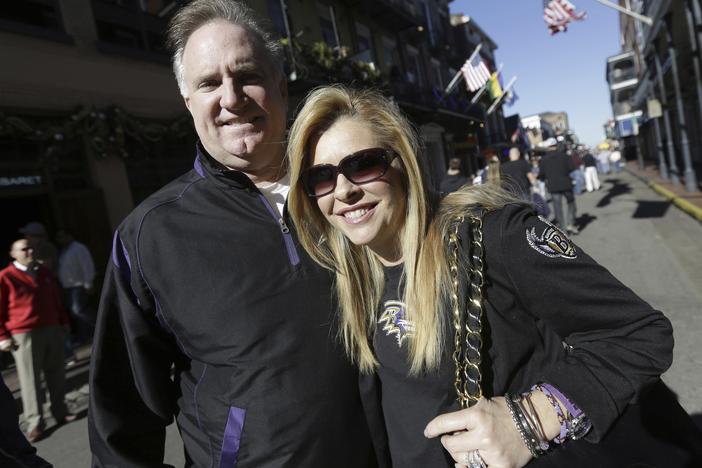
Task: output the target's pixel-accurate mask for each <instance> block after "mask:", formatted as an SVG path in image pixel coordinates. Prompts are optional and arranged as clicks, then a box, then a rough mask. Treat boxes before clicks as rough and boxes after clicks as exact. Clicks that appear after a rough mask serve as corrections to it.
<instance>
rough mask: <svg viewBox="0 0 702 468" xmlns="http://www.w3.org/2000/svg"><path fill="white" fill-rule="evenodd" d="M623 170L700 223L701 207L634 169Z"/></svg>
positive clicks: (701, 220) (701, 219)
mask: <svg viewBox="0 0 702 468" xmlns="http://www.w3.org/2000/svg"><path fill="white" fill-rule="evenodd" d="M624 170H626V171H627V172H628V173H629V174H631V175H633V176H634V177H636V178H637V179H639V180H641V181H642V182H644V183H645V184H646V185H648V186H649V187H650V188H651V189H652V190H653V191H655V192H656V193H658V194H659V195H661V196H662V197H663V198H665V199H666V200H668V201H670V202H672V203H673V204H674V205H675V206H677V207H678V208H679V209H680V210H682V211H684V212H685V213H687V214H688V215H690V216H692V217H693V218H695V219H696V220H697V221H699V222H701V223H702V208H700V207H698V206H695V205H693V204H692V203H690V202H689V201H687V200H685V199H684V198H682V197H680V196H679V195H676V194H674V193H673V192H671V191H670V190H668V189H667V188H665V187H663V186H662V185H660V184H658V183H656V182H653V181H651V180H649V179H648V177H646V176H642V175H640V174H637V173H635V172H634V171H632V170H630V169H629V168H628V167H627V168H624Z"/></svg>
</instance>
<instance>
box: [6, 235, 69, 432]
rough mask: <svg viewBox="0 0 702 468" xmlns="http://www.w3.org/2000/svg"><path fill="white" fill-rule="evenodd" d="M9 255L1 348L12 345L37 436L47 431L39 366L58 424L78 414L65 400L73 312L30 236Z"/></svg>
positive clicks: (30, 426) (29, 418)
mask: <svg viewBox="0 0 702 468" xmlns="http://www.w3.org/2000/svg"><path fill="white" fill-rule="evenodd" d="M10 257H11V258H12V259H13V262H12V263H11V264H10V265H9V266H8V267H7V268H5V269H4V270H0V351H12V356H13V357H14V358H15V363H16V364H17V377H18V378H19V383H20V388H21V394H22V407H23V410H24V420H25V421H26V423H27V439H29V441H30V442H36V441H37V440H39V439H41V438H42V437H43V435H44V417H43V414H42V402H43V400H44V398H43V396H44V390H43V389H42V386H41V375H40V372H43V373H44V380H46V386H47V387H48V390H49V396H50V399H51V413H52V414H53V416H54V418H55V419H56V421H57V422H58V424H64V423H67V422H71V421H73V420H74V419H75V416H73V415H71V414H69V413H68V411H67V409H66V403H65V402H64V400H63V397H64V383H65V378H66V377H65V371H64V367H63V337H64V327H67V326H68V315H67V314H66V311H65V310H64V309H63V306H62V305H61V298H60V292H59V288H58V285H57V284H56V280H55V279H54V277H53V274H52V273H51V272H49V271H48V270H47V269H46V268H44V267H42V266H41V265H39V266H36V267H34V264H33V250H32V247H31V245H30V244H29V242H28V241H27V239H18V240H16V241H15V242H13V243H12V247H11V249H10Z"/></svg>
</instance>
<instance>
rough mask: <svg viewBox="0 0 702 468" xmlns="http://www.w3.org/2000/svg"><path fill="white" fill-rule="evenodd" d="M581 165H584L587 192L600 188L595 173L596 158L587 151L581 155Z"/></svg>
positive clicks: (598, 179)
mask: <svg viewBox="0 0 702 468" xmlns="http://www.w3.org/2000/svg"><path fill="white" fill-rule="evenodd" d="M583 165H584V166H585V188H586V190H587V191H588V192H592V191H593V190H599V189H600V178H599V177H598V175H597V160H596V159H595V157H594V156H593V155H592V153H591V152H589V151H588V152H587V153H586V154H585V156H583Z"/></svg>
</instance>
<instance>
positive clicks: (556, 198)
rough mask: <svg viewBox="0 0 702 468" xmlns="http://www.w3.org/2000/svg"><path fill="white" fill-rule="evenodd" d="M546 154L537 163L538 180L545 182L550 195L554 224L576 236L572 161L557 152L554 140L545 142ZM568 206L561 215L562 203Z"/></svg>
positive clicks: (556, 144) (550, 139)
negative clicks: (554, 218)
mask: <svg viewBox="0 0 702 468" xmlns="http://www.w3.org/2000/svg"><path fill="white" fill-rule="evenodd" d="M546 145H547V147H548V152H547V153H546V154H545V155H544V157H543V158H541V162H540V163H539V178H540V179H543V180H545V181H546V188H547V189H548V191H549V193H550V194H551V200H552V201H553V211H554V212H555V215H556V222H557V223H558V226H559V227H560V228H561V229H565V230H566V231H568V233H569V234H577V233H578V228H577V227H576V226H575V195H573V181H572V180H571V178H570V173H571V172H573V169H575V167H574V166H573V160H572V159H571V158H570V157H569V156H568V155H566V154H565V153H563V152H561V151H559V150H558V143H557V141H556V139H555V138H549V139H548V140H546ZM564 200H565V201H566V203H567V204H568V211H567V213H566V214H565V216H564V214H563V201H564Z"/></svg>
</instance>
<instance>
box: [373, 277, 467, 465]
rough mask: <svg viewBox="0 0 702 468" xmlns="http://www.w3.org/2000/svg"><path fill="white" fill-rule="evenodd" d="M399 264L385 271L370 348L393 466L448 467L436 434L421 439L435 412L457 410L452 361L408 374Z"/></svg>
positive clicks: (408, 326) (410, 329) (406, 328)
mask: <svg viewBox="0 0 702 468" xmlns="http://www.w3.org/2000/svg"><path fill="white" fill-rule="evenodd" d="M402 271H403V267H402V265H398V266H395V267H389V268H386V269H385V291H384V293H383V299H382V302H381V310H380V314H379V315H378V317H379V318H378V324H377V327H376V332H375V336H374V337H373V346H374V348H375V354H376V356H377V358H378V361H379V363H380V365H379V366H378V370H377V373H378V377H379V379H380V385H381V393H382V405H383V414H384V417H385V425H386V427H387V433H388V442H389V445H390V453H391V456H392V464H393V467H398V468H399V467H403V468H404V467H420V466H422V467H424V466H426V467H444V466H446V467H453V466H454V462H453V460H452V459H451V457H450V455H449V454H448V452H446V450H444V448H443V446H442V445H441V442H440V440H439V439H440V438H438V437H437V438H434V439H427V438H425V437H424V428H425V427H426V425H427V424H428V423H429V421H431V420H432V419H434V418H435V417H436V416H438V415H439V414H443V413H447V412H451V411H457V410H458V409H459V407H458V402H457V400H456V394H455V391H454V388H453V367H452V366H451V365H450V363H452V362H453V361H452V360H451V359H450V357H448V358H447V357H444V358H443V359H442V360H441V361H442V362H441V366H440V367H439V369H438V370H436V371H433V372H429V373H425V374H423V375H420V376H417V377H411V376H409V375H408V374H409V358H408V354H407V350H408V348H409V342H410V340H412V336H413V332H414V330H413V327H412V324H411V323H409V322H408V321H407V320H406V314H405V310H406V308H405V305H404V304H403V303H402V302H400V300H399V299H400V298H401V297H402V296H401V294H400V291H401V289H400V287H401V285H400V280H401V277H402Z"/></svg>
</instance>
